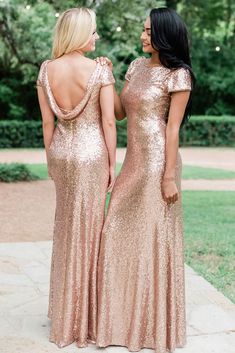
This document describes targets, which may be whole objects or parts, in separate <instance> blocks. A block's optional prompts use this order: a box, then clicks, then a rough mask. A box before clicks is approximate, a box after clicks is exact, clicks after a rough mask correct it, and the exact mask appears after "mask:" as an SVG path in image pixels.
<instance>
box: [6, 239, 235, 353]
mask: <svg viewBox="0 0 235 353" xmlns="http://www.w3.org/2000/svg"><path fill="white" fill-rule="evenodd" d="M50 256H51V242H49V241H46V242H35V243H32V242H25V243H14V244H12V243H2V244H0V283H1V292H0V327H1V329H0V352H1V353H56V352H61V353H62V352H64V353H75V352H76V353H78V352H81V353H92V352H97V353H98V352H100V353H101V352H102V353H103V352H104V353H125V352H127V353H128V350H127V349H126V348H122V347H114V346H111V347H109V348H106V349H96V348H95V346H94V345H89V347H88V348H85V349H78V348H77V347H76V345H75V344H72V345H70V346H68V347H66V348H64V349H58V348H57V347H56V346H55V345H54V344H52V343H49V342H48V333H49V325H50V322H49V320H48V319H47V304H48V290H49V286H48V285H49V268H50ZM186 299H187V305H186V311H187V334H188V344H187V346H186V347H185V348H181V349H177V350H176V351H175V353H234V347H235V305H234V304H232V303H231V302H230V301H229V300H228V299H227V298H225V297H224V296H223V295H222V294H221V293H220V292H218V291H217V290H216V289H215V288H214V287H213V286H211V285H210V284H209V283H208V282H207V281H205V280H204V279H203V278H202V277H201V276H199V275H197V274H196V273H195V272H194V271H193V270H192V269H191V268H190V267H188V266H186ZM153 352H154V351H153V350H149V349H143V350H141V353H153Z"/></svg>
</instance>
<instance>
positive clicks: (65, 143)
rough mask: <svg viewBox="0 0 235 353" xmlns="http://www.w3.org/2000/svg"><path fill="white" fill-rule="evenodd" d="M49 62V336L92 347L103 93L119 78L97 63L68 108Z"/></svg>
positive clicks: (105, 173)
mask: <svg viewBox="0 0 235 353" xmlns="http://www.w3.org/2000/svg"><path fill="white" fill-rule="evenodd" d="M48 62H49V61H48V60H47V61H45V62H44V63H43V64H42V66H41V69H40V72H39V76H38V81H37V84H38V85H40V86H42V88H43V90H44V92H45V94H46V96H47V98H48V102H49V104H50V107H51V109H52V110H53V112H54V113H55V115H56V116H57V117H58V122H57V126H56V129H55V131H54V134H53V138H52V142H51V145H50V148H49V171H50V174H51V176H52V178H53V180H54V183H55V188H56V212H55V225H54V236H53V251H52V264H51V278H50V297H49V309H48V316H49V318H50V319H51V330H50V337H49V339H50V341H51V342H54V343H56V344H57V345H58V346H59V347H64V346H66V345H68V344H70V343H72V342H74V341H76V344H77V346H78V347H86V346H87V343H88V342H89V341H95V339H96V322H97V261H98V251H99V244H100V235H101V231H102V227H103V221H104V208H105V198H106V191H107V186H108V179H109V162H108V152H107V148H106V145H105V140H104V134H103V129H102V122H101V109H100V104H99V98H100V89H101V87H102V86H105V85H109V84H113V83H114V78H113V76H112V73H111V71H110V70H109V68H108V67H107V66H103V67H102V66H101V65H99V64H97V65H96V68H95V70H94V71H93V73H92V75H91V76H90V79H89V81H88V85H87V89H86V91H85V95H84V97H83V99H82V100H81V101H80V103H79V104H78V105H77V106H76V107H75V108H74V109H73V110H72V111H67V110H63V109H61V108H60V107H59V106H58V105H57V103H56V101H55V98H54V96H53V93H52V91H51V88H50V85H49V82H48V75H47V64H48Z"/></svg>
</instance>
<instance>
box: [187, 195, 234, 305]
mask: <svg viewBox="0 0 235 353" xmlns="http://www.w3.org/2000/svg"><path fill="white" fill-rule="evenodd" d="M183 205H184V228H185V260H186V262H187V264H188V265H190V266H192V268H194V269H195V271H196V272H198V273H200V274H201V275H202V276H203V277H204V278H206V279H207V280H208V281H209V282H210V283H212V284H213V285H214V286H215V287H216V288H217V289H218V290H220V291H222V292H223V293H224V294H225V295H226V296H227V297H228V298H230V299H231V300H232V301H233V302H235V192H231V191H184V192H183Z"/></svg>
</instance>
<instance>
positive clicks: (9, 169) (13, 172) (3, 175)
mask: <svg viewBox="0 0 235 353" xmlns="http://www.w3.org/2000/svg"><path fill="white" fill-rule="evenodd" d="M37 179H39V178H38V177H37V176H36V175H34V174H33V173H31V172H30V170H29V169H28V168H27V166H26V165H24V164H21V163H10V164H7V163H3V164H0V182H5V183H11V182H16V181H31V180H37Z"/></svg>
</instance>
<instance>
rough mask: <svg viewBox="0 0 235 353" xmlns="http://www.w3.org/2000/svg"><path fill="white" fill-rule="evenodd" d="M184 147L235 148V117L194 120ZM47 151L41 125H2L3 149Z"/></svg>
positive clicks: (121, 132) (122, 128)
mask: <svg viewBox="0 0 235 353" xmlns="http://www.w3.org/2000/svg"><path fill="white" fill-rule="evenodd" d="M117 131H118V147H125V146H126V119H125V120H123V121H120V122H117ZM180 145H181V146H235V117H234V116H193V117H191V118H190V120H189V122H188V123H187V124H185V125H184V126H183V127H182V129H181V132H180ZM12 147H43V136H42V123H41V121H34V120H27V121H18V120H2V121H0V148H12Z"/></svg>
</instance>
